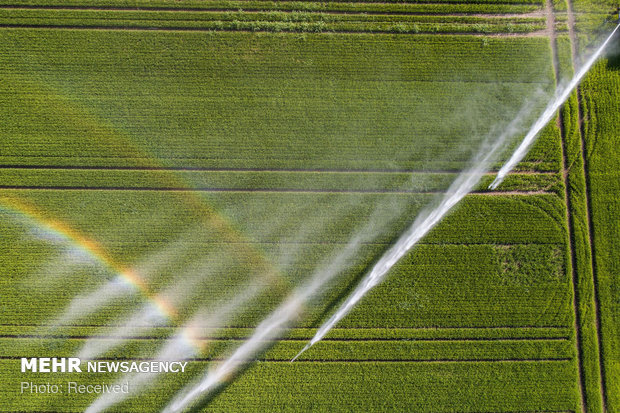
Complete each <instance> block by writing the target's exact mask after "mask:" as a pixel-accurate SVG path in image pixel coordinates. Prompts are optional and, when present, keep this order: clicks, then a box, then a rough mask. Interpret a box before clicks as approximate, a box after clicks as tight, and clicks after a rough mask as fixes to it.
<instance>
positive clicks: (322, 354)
mask: <svg viewBox="0 0 620 413" xmlns="http://www.w3.org/2000/svg"><path fill="white" fill-rule="evenodd" d="M115 341H116V340H115ZM109 342H110V340H109V339H106V338H95V339H90V340H84V339H68V340H64V339H37V340H33V339H32V338H25V339H18V338H10V339H3V338H0V357H13V358H15V359H17V358H20V357H37V354H42V353H43V352H45V350H47V349H51V348H53V349H54V355H55V356H56V357H73V356H75V355H76V354H79V352H80V349H82V348H84V345H85V344H87V345H89V346H93V347H94V348H97V347H98V346H102V347H105V346H106V345H107V344H108V343H109ZM200 343H201V344H202V345H204V348H205V350H204V351H203V352H200V353H199V354H196V355H193V356H192V357H195V358H198V359H207V360H210V359H221V358H224V357H225V356H226V354H227V353H229V351H230V349H231V348H233V347H236V346H238V345H239V344H240V343H239V342H238V341H236V340H235V341H226V340H204V341H201V342H200ZM117 344H118V346H116V347H114V346H112V347H111V348H108V349H107V351H103V352H102V353H101V354H99V355H97V358H102V359H125V360H135V359H141V358H157V355H158V353H159V352H160V351H161V350H162V348H164V347H165V346H166V344H167V342H166V341H162V340H132V339H125V340H120V342H118V343H117ZM267 345H271V347H270V348H269V350H267V351H266V352H265V353H262V354H258V355H257V356H256V357H257V358H258V359H259V360H266V361H287V360H291V359H292V358H293V357H295V355H296V354H297V352H299V350H301V348H302V347H303V346H304V345H305V342H303V341H288V340H281V341H278V342H267ZM574 350H575V347H574V345H573V344H572V343H571V342H570V341H569V340H535V341H534V340H517V341H511V340H502V341H500V340H494V341H485V340H476V341H460V340H450V341H416V340H411V341H405V340H391V341H361V340H356V341H325V342H323V343H321V344H320V345H317V346H315V347H313V348H312V349H311V350H310V351H308V352H307V353H304V355H303V357H301V358H300V359H299V360H300V361H338V360H340V361H347V360H355V361H374V360H377V361H390V360H397V361H434V360H437V361H441V360H454V361H459V360H460V361H473V360H547V359H553V360H558V359H569V358H572V357H574V354H573V353H574Z"/></svg>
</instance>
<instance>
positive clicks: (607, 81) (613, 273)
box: [581, 55, 620, 411]
mask: <svg viewBox="0 0 620 413" xmlns="http://www.w3.org/2000/svg"><path fill="white" fill-rule="evenodd" d="M618 63H619V62H618V56H617V55H614V56H613V57H611V58H609V59H604V60H602V61H601V62H599V63H598V64H597V65H596V66H595V67H594V68H593V69H592V71H591V72H590V74H589V75H588V77H587V78H586V80H585V82H584V85H583V87H582V89H581V90H582V103H583V107H584V115H585V116H586V118H587V119H588V122H586V123H585V124H584V131H585V143H586V147H585V154H586V160H587V182H588V188H589V200H590V214H591V218H590V219H591V223H592V227H591V231H592V232H591V237H592V239H591V242H592V252H593V256H594V272H595V276H596V292H597V295H596V297H595V299H596V300H597V305H598V309H599V317H600V318H599V326H598V329H599V339H600V340H601V345H602V348H601V355H602V358H601V359H602V363H603V367H602V372H603V375H604V376H603V379H604V385H605V389H606V392H605V394H606V402H607V409H608V411H615V410H618V409H620V395H619V394H618V392H617V391H616V390H615V389H618V386H620V361H619V360H620V339H619V337H620V331H619V330H618V323H617V320H618V317H619V315H620V306H619V305H618V288H619V285H620V280H619V276H618V274H620V271H619V269H618V263H619V262H620V260H619V259H618V251H620V246H619V245H618V243H619V239H620V238H619V237H618V234H619V233H620V225H619V221H618V219H617V218H618V216H617V215H618V208H619V205H620V204H619V202H618V191H619V190H620V187H619V186H618V182H619V180H618V168H619V167H620V165H619V164H618V159H620V158H619V157H618V156H619V155H620V154H618V147H619V145H618V143H619V142H618V136H620V134H619V133H618V125H619V122H620V118H619V113H620V107H619V106H618V102H620V96H618V85H619V84H620V76H619V73H618Z"/></svg>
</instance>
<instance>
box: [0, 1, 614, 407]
mask: <svg viewBox="0 0 620 413" xmlns="http://www.w3.org/2000/svg"><path fill="white" fill-rule="evenodd" d="M586 3H588V4H589V3H591V2H586V1H578V0H577V1H575V2H574V8H575V10H576V11H577V12H579V13H581V12H583V11H584V10H585V8H586ZM609 5H610V4H607V3H605V5H604V6H602V7H598V6H597V9H596V10H595V11H596V13H597V14H593V15H591V16H593V17H591V18H590V17H588V16H589V15H588V16H586V14H580V15H578V22H579V24H580V26H578V29H579V30H582V31H583V32H586V31H588V30H590V27H591V25H592V24H593V23H594V22H595V20H596V19H597V18H599V17H600V15H602V14H604V13H606V12H607V11H606V10H607V9H608V7H607V6H609ZM566 6H567V3H566V2H565V1H563V0H556V1H554V2H553V7H554V8H555V9H556V10H558V11H561V13H563V14H558V16H556V31H557V32H562V31H565V30H567V28H568V26H567V25H568V22H569V18H568V13H564V12H566V11H567V10H568V8H567V7H566ZM530 12H532V13H531V14H529V13H530ZM588 19H590V20H588ZM545 28H546V21H545V17H544V13H543V2H542V1H539V0H501V1H500V0H480V1H476V2H474V3H468V2H462V3H455V2H453V1H452V0H449V1H448V0H445V1H444V0H437V1H435V2H426V1H397V0H387V1H381V2H370V1H351V0H348V1H332V2H315V1H256V0H251V1H227V0H218V1H202V0H200V1H199V0H187V1H183V2H179V1H173V0H153V1H146V0H93V1H88V2H86V1H84V0H53V1H52V0H38V1H37V0H21V1H20V0H16V1H0V67H2V70H1V71H0V116H1V117H2V119H3V121H2V122H0V271H1V272H2V274H3V276H2V277H0V298H1V299H2V300H1V301H0V318H1V319H2V325H1V326H0V371H2V372H3V374H2V379H0V394H2V395H3V400H2V402H1V404H2V405H1V406H0V411H15V410H21V411H67V412H69V411H81V410H84V409H85V408H86V407H87V406H88V405H89V404H90V403H91V402H92V401H93V400H94V398H95V395H79V396H75V395H67V394H63V395H57V396H53V395H28V397H27V398H25V397H24V396H23V395H20V394H19V387H18V385H16V383H17V384H18V383H19V382H21V381H24V380H28V381H34V382H45V381H50V377H51V376H45V375H42V374H34V373H33V374H30V373H29V374H23V373H21V372H19V362H18V359H19V358H20V357H33V356H47V355H49V356H51V357H54V356H55V357H60V356H73V355H75V354H77V353H78V352H79V351H80V350H81V349H83V348H84V346H85V345H95V346H101V345H104V344H105V343H109V342H110V340H115V339H120V345H119V346H118V347H110V348H106V349H105V351H103V352H102V353H101V354H99V355H98V357H100V358H102V359H104V360H133V359H141V358H148V357H156V356H157V355H158V353H159V352H160V351H161V349H162V347H163V346H165V345H166V344H167V343H170V340H171V339H173V338H174V337H175V334H176V333H177V332H178V327H179V326H182V325H184V323H185V322H187V321H189V320H191V319H192V316H193V315H194V313H195V311H196V310H197V309H199V308H201V309H207V310H209V311H211V310H213V309H215V308H218V306H221V305H223V304H227V303H229V302H231V301H233V300H234V297H235V294H236V293H238V292H239V291H241V290H243V289H244V288H245V289H246V290H244V291H253V293H254V295H253V296H252V297H251V299H249V301H248V304H247V306H246V307H245V308H244V311H243V312H241V313H239V314H236V315H235V316H234V317H233V318H231V319H227V320H225V321H224V322H223V323H224V325H223V328H221V329H201V330H200V329H199V330H200V332H199V333H197V334H198V337H195V341H194V342H191V341H189V340H186V342H184V344H185V345H188V346H189V347H190V348H193V351H194V354H193V359H192V360H191V361H190V362H189V365H188V369H189V371H188V373H187V374H184V375H163V376H162V377H160V378H159V379H158V380H157V381H155V383H154V385H153V386H152V387H148V388H145V389H144V392H143V393H140V397H132V398H129V399H128V400H127V401H125V402H123V403H121V404H119V405H118V406H115V407H114V409H116V410H114V409H112V411H119V412H120V411H122V412H143V411H157V410H158V409H161V408H162V407H163V406H165V405H166V403H167V402H168V401H169V398H170V397H171V396H172V395H174V394H175V393H176V392H177V391H179V390H180V389H181V388H182V387H183V386H184V385H185V384H187V383H190V382H192V380H194V379H196V378H199V377H202V376H203V375H204V373H205V371H207V370H208V369H210V368H212V367H213V366H214V365H216V364H217V363H218V362H220V361H221V360H222V359H223V358H224V357H225V356H226V355H228V354H229V352H230V350H231V349H233V348H234V347H235V346H236V345H238V344H240V343H241V342H242V340H243V339H245V338H247V337H249V336H250V335H251V334H252V333H253V331H254V327H255V326H256V325H257V324H258V323H259V322H260V321H261V320H262V319H263V318H264V317H265V315H267V314H269V312H270V311H271V310H272V309H273V308H274V307H275V306H276V305H277V304H278V303H279V302H280V301H281V300H282V299H283V298H284V297H285V296H286V295H287V294H288V293H289V292H290V291H291V290H292V289H293V288H294V287H295V286H297V285H300V283H301V282H302V281H303V280H306V279H308V277H310V276H311V275H312V274H313V272H315V271H317V269H320V268H322V266H323V265H324V264H325V262H327V261H328V258H332V257H333V256H334V255H335V254H336V253H337V252H338V251H341V250H342V249H343V248H345V246H346V245H347V243H348V242H349V241H350V240H351V239H352V238H353V237H355V236H357V235H359V234H358V231H359V230H360V228H364V225H365V224H366V223H367V222H368V221H369V220H370V219H372V220H374V221H373V222H376V224H374V225H373V226H372V228H371V231H372V237H370V236H369V237H368V238H367V239H366V238H364V240H363V242H362V243H361V244H360V245H359V248H358V249H357V250H356V251H355V257H354V258H352V259H351V260H350V262H348V263H347V265H346V268H345V269H344V270H343V271H341V273H339V274H338V276H337V277H336V279H335V280H334V281H333V282H332V283H331V284H330V285H329V290H328V291H327V292H326V293H325V294H324V295H323V296H322V297H320V299H316V300H314V301H312V302H310V303H308V304H307V305H306V306H305V308H303V317H300V318H299V320H297V322H296V324H295V328H293V329H292V330H291V331H288V332H282V333H281V335H280V337H278V340H273V341H270V342H268V343H267V344H268V346H267V347H268V348H267V349H266V351H264V352H262V353H260V354H258V355H257V357H256V358H257V360H258V361H257V362H256V363H254V364H251V365H250V366H249V367H248V369H247V370H246V371H244V372H242V374H240V375H239V376H238V377H230V384H229V385H227V386H225V387H223V389H222V390H223V391H222V392H221V393H218V394H217V395H215V397H214V398H213V399H211V400H209V404H208V407H207V409H206V410H208V411H227V412H229V411H248V410H252V411H257V410H258V411H300V410H303V411H306V410H307V411H336V410H340V411H385V410H398V411H440V412H441V411H443V412H446V411H461V412H491V411H493V412H509V411H510V412H525V411H574V412H576V411H580V410H581V408H582V406H585V409H586V410H587V411H592V412H599V411H602V409H603V406H606V407H607V410H608V411H610V412H611V411H614V410H615V409H618V408H619V407H620V400H618V396H617V395H616V394H615V392H614V391H613V389H615V388H617V387H618V385H619V384H620V368H619V367H618V366H619V364H618V357H617V355H618V348H620V341H618V338H617V337H619V336H620V334H618V333H619V332H618V331H617V329H618V327H617V326H616V324H615V323H614V320H615V319H617V318H618V316H619V315H620V310H619V308H620V307H618V305H617V302H616V301H617V300H616V297H617V296H618V280H617V274H618V273H619V271H618V268H617V262H619V261H620V260H618V259H616V258H617V253H616V252H617V251H619V250H620V246H619V245H617V243H618V239H619V238H620V237H619V236H618V235H619V234H618V232H619V231H620V227H618V225H617V219H615V218H614V217H615V215H617V212H618V209H619V208H618V202H617V201H616V200H615V199H616V198H617V193H618V191H620V187H618V185H617V182H618V179H617V178H618V177H619V175H618V173H617V170H618V165H617V159H616V158H618V156H616V157H613V154H615V153H616V152H617V147H619V146H620V145H618V142H616V141H617V139H616V137H617V136H618V133H617V125H618V124H619V123H620V119H618V115H617V114H618V113H620V108H619V107H618V102H619V101H620V97H618V96H616V94H617V93H618V92H617V91H618V90H619V88H618V86H619V84H618V82H619V80H618V76H617V72H618V71H617V62H616V61H615V60H614V59H611V60H608V61H606V62H605V63H602V64H600V65H598V66H597V68H596V69H595V71H594V72H593V73H592V74H591V75H590V76H589V78H588V80H587V81H586V83H585V84H584V87H583V89H582V95H581V97H582V101H581V105H582V109H583V112H582V113H583V114H584V115H585V116H584V124H583V131H584V132H585V135H584V139H585V143H586V151H585V154H583V153H582V150H581V139H582V136H581V130H580V122H579V118H578V114H579V109H580V101H579V100H578V95H577V94H574V95H573V96H572V97H571V98H570V100H569V101H568V103H567V105H566V106H565V107H564V108H563V109H562V112H561V118H560V120H561V121H562V123H561V124H560V123H559V122H558V123H552V124H550V125H549V126H548V127H547V128H546V129H545V130H544V132H543V133H542V134H541V137H540V139H539V141H538V142H537V144H536V145H535V147H534V149H533V150H532V151H531V152H530V154H528V156H527V158H526V159H525V160H524V161H523V162H522V163H521V164H520V165H519V166H518V167H517V168H516V172H515V173H513V174H511V175H510V176H509V177H508V178H507V179H506V180H505V182H504V183H503V184H502V185H501V187H500V188H499V191H498V192H490V191H488V190H487V186H488V184H489V183H490V182H491V180H492V179H493V177H494V176H493V174H492V173H490V174H487V175H485V176H484V178H483V179H482V182H481V183H480V185H479V186H478V187H477V188H476V190H475V192H474V193H472V194H470V195H468V196H466V197H465V199H464V200H463V201H462V203H461V204H460V205H459V206H458V207H456V208H455V210H454V212H453V213H452V214H450V215H449V216H447V217H446V218H445V219H444V220H442V221H441V222H440V223H439V225H437V227H436V228H434V229H433V230H432V231H431V233H430V234H429V235H428V236H427V237H425V238H424V240H423V242H422V243H421V244H420V245H419V246H418V247H417V248H415V249H414V250H412V251H410V252H409V253H408V254H407V255H406V256H405V257H404V258H403V259H402V260H401V262H399V263H398V264H397V265H396V266H395V267H394V268H393V269H392V273H391V274H390V276H389V277H388V278H387V279H386V281H385V282H384V283H383V284H382V285H380V286H379V287H377V288H376V289H375V290H373V291H372V292H371V293H370V294H369V295H368V296H367V297H365V298H364V300H363V301H362V303H361V304H360V305H359V306H358V307H356V308H355V309H354V310H353V311H352V312H351V314H350V315H349V316H348V317H347V318H345V319H344V320H343V322H342V323H341V324H340V325H339V327H338V328H337V329H334V330H333V331H331V332H330V334H329V335H328V336H327V337H326V339H325V340H324V341H323V342H321V343H319V344H317V345H316V346H315V347H313V348H312V349H310V350H309V351H308V352H307V353H304V354H303V358H301V359H300V360H299V361H298V362H296V363H292V364H291V363H289V362H288V361H289V360H290V359H291V358H292V357H293V356H294V355H295V354H296V353H297V352H298V351H299V350H300V349H301V348H302V347H303V345H305V342H306V340H307V339H309V338H310V337H312V336H313V335H314V332H315V329H316V326H317V325H319V324H320V323H321V322H322V321H323V320H325V318H326V317H327V316H328V315H329V314H331V311H333V307H334V306H335V305H338V303H340V302H341V301H342V298H343V296H344V295H345V294H346V293H348V292H349V291H350V290H351V288H352V286H353V285H355V283H356V282H357V281H358V280H359V277H360V276H361V275H362V274H363V273H364V272H366V271H367V270H368V268H369V267H370V266H371V265H372V264H373V263H374V262H375V260H376V259H377V257H378V256H380V254H381V253H382V252H383V251H385V250H386V248H387V247H388V246H389V245H390V244H391V243H392V242H394V239H395V237H397V236H398V234H400V233H401V232H402V230H403V228H406V227H407V226H408V225H409V224H410V223H411V220H412V217H414V216H416V214H417V213H418V212H419V211H420V210H421V209H422V208H423V207H424V206H426V205H427V204H428V203H429V202H432V201H433V200H434V199H435V197H436V194H437V193H439V192H442V191H444V190H445V189H446V188H447V187H448V185H449V184H450V183H451V182H452V180H453V179H454V177H455V176H456V173H457V172H458V171H459V170H461V169H462V168H463V167H464V166H465V165H467V164H468V161H469V159H470V156H471V154H472V151H473V150H474V148H477V147H478V146H479V145H480V143H481V142H482V141H483V139H484V138H485V137H486V136H487V135H488V134H489V133H491V134H497V133H498V130H497V127H496V126H497V125H505V124H506V122H507V121H509V120H510V119H507V117H508V118H509V117H510V116H512V115H513V114H515V113H516V112H517V111H518V109H519V108H520V107H521V105H522V103H523V102H524V101H527V99H528V98H529V97H530V96H531V95H532V93H533V92H534V91H535V90H537V89H542V90H546V91H549V90H550V89H552V88H553V87H554V83H555V80H556V79H555V74H554V66H553V64H552V63H553V61H552V57H553V55H554V53H553V52H554V51H555V50H554V49H553V48H552V47H551V44H550V42H549V39H548V38H546V37H543V36H544V35H545V33H543V32H540V33H534V32H536V31H539V30H543V29H545ZM145 29H148V30H145ZM254 32H256V33H254ZM430 33H437V34H436V35H435V34H430ZM471 34H476V35H471ZM479 34H493V35H494V36H480V35H479ZM507 34H514V36H512V35H511V36H507ZM556 46H557V57H558V62H557V63H558V64H559V71H560V74H561V75H563V76H568V75H570V74H571V73H572V59H571V58H572V56H571V44H570V39H569V38H568V37H567V36H564V35H560V36H559V37H558V40H557V45H556ZM581 46H584V44H582V45H581ZM616 60H617V59H616ZM609 90H611V92H609ZM610 93H611V94H610ZM539 106H540V105H539ZM533 109H534V110H533V112H534V113H533V115H536V110H537V109H539V108H538V107H535V108H533ZM614 145H615V146H614ZM609 154H612V157H610V155H609ZM617 155H619V156H620V154H617ZM496 166H499V165H496ZM567 201H568V202H567ZM588 207H589V208H588ZM369 231H370V230H369ZM592 240H593V241H594V244H592ZM614 254H615V255H614ZM171 257H172V258H171ZM129 274H133V278H132V276H131V275H129ZM136 277H138V278H140V279H141V280H142V282H141V283H140V282H136V280H135V278H136ZM123 280H124V281H123ZM114 283H116V284H114ZM119 283H120V284H121V285H125V287H124V288H125V294H124V295H123V296H122V297H119V298H117V299H109V300H107V301H105V304H106V305H103V306H102V307H100V308H99V309H98V310H97V311H94V312H93V313H86V312H84V313H83V314H81V313H79V312H78V313H77V315H79V316H80V317H79V318H73V319H71V318H67V319H61V318H59V317H60V316H61V315H63V314H66V313H65V311H67V309H71V308H76V307H75V304H76V302H78V303H79V300H82V304H81V306H77V308H79V309H84V308H86V307H87V306H88V305H91V304H92V303H91V302H90V301H94V302H96V299H97V298H98V296H103V297H105V294H108V293H109V289H110V285H111V284H114V285H118V284H119ZM130 284H131V285H130ZM183 288H185V290H183ZM88 294H90V295H88ZM179 294H183V295H182V298H179ZM76 297H79V298H78V299H77V301H76ZM162 302H164V303H166V304H167V305H169V306H171V307H173V308H174V310H175V311H173V312H172V311H169V310H166V308H164V309H163V310H162V309H161V307H162V306H161V304H162ZM72 305H74V307H72ZM158 306H159V307H158ZM154 307H158V308H159V310H158V316H160V317H161V316H163V315H165V317H163V319H162V320H160V321H159V323H160V325H159V326H158V327H156V328H153V329H146V330H142V329H140V328H139V327H134V328H129V329H122V328H119V327H121V326H122V323H123V322H125V321H127V320H128V319H129V317H131V316H132V315H133V314H135V313H136V312H139V311H152V310H153V309H154ZM166 311H168V312H167V313H166ZM164 313H165V314H164ZM59 319H60V320H61V321H59V322H60V323H61V324H62V325H59V326H56V327H53V328H43V327H42V326H43V325H44V324H45V323H49V322H54V321H57V322H58V320H59ZM63 320H65V321H63ZM66 320H68V321H66ZM201 320H202V319H201ZM597 323H598V324H597ZM197 343H199V344H200V345H201V346H202V347H198V344H197ZM192 345H193V347H192ZM599 349H600V354H599ZM599 357H600V360H601V361H602V363H603V368H602V369H601V368H600V365H599ZM601 374H602V375H601ZM58 377H60V378H61V379H62V380H63V381H68V380H76V379H78V377H75V376H71V375H69V374H67V375H59V376H54V379H56V378H58ZM118 378H120V376H114V375H111V374H86V375H83V376H80V377H79V380H80V381H81V382H82V383H84V384H87V383H101V382H107V383H112V382H114V381H115V380H117V379H118ZM233 379H234V380H233ZM602 391H604V392H605V395H606V396H605V398H604V399H603V398H601V396H600V395H601V394H602Z"/></svg>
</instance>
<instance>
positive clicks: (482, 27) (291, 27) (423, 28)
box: [0, 17, 545, 33]
mask: <svg viewBox="0 0 620 413" xmlns="http://www.w3.org/2000/svg"><path fill="white" fill-rule="evenodd" d="M3 25H4V26H10V27H22V26H23V27H43V28H77V27H83V28H88V27H93V28H108V29H119V28H128V29H139V28H144V29H148V30H151V29H155V28H159V29H166V30H168V29H169V30H185V29H187V30H195V29H196V30H216V31H217V30H223V31H254V32H255V31H264V32H302V33H303V32H310V33H320V32H335V33H338V32H343V33H529V32H533V31H536V30H541V29H543V28H544V27H545V25H544V23H534V24H532V23H523V24H520V23H503V22H500V23H495V22H486V23H474V24H462V23H408V22H407V23H405V22H397V23H380V22H377V23H366V22H336V23H331V22H329V23H326V22H324V21H317V22H307V23H306V22H304V23H288V22H271V21H260V20H253V21H243V20H232V21H228V20H223V21H222V20H210V21H194V20H175V21H174V22H173V23H172V24H171V23H170V22H169V21H166V20H113V21H110V20H106V19H100V20H96V19H95V20H86V21H85V20H72V19H58V18H55V17H52V18H48V19H21V18H15V17H9V18H8V19H7V20H2V19H0V26H3Z"/></svg>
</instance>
